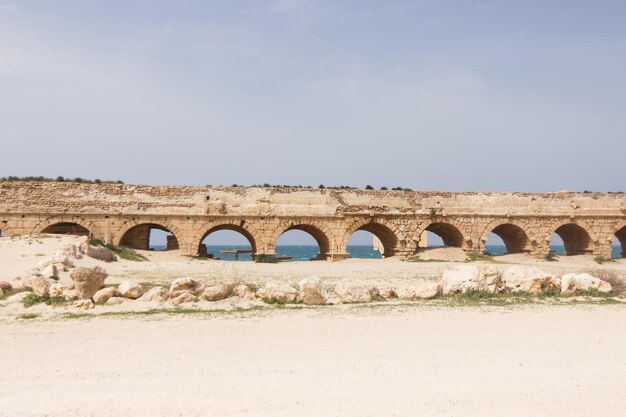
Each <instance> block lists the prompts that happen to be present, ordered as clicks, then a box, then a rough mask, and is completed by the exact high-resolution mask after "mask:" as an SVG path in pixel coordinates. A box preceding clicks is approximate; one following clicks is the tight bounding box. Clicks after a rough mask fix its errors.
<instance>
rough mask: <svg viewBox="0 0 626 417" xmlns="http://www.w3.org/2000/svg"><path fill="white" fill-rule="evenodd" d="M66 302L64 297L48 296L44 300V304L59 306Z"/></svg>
mask: <svg viewBox="0 0 626 417" xmlns="http://www.w3.org/2000/svg"><path fill="white" fill-rule="evenodd" d="M65 303H66V300H65V298H64V297H60V296H57V297H50V298H48V299H47V300H46V301H44V304H46V305H48V306H60V305H63V304H65Z"/></svg>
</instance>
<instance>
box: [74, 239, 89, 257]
mask: <svg viewBox="0 0 626 417" xmlns="http://www.w3.org/2000/svg"><path fill="white" fill-rule="evenodd" d="M76 246H78V250H79V251H80V253H82V254H85V255H86V254H87V252H88V251H89V247H90V246H91V244H90V243H89V237H87V236H81V237H80V238H79V239H78V242H76Z"/></svg>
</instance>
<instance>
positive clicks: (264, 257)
mask: <svg viewBox="0 0 626 417" xmlns="http://www.w3.org/2000/svg"><path fill="white" fill-rule="evenodd" d="M254 262H256V263H259V264H275V263H277V262H278V260H277V259H276V255H269V254H260V255H255V256H254Z"/></svg>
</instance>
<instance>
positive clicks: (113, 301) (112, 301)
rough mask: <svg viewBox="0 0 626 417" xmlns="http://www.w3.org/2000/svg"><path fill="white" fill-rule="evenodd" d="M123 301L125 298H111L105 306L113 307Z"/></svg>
mask: <svg viewBox="0 0 626 417" xmlns="http://www.w3.org/2000/svg"><path fill="white" fill-rule="evenodd" d="M125 301H126V298H124V297H111V298H109V299H108V300H107V302H106V303H105V304H106V305H108V306H114V305H118V304H122V303H123V302H125Z"/></svg>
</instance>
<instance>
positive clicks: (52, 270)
mask: <svg viewBox="0 0 626 417" xmlns="http://www.w3.org/2000/svg"><path fill="white" fill-rule="evenodd" d="M58 273H59V272H58V270H57V266H56V265H55V264H50V265H48V266H47V267H45V268H44V269H42V270H41V272H40V274H41V276H43V277H44V278H51V277H56V276H57V275H58Z"/></svg>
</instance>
